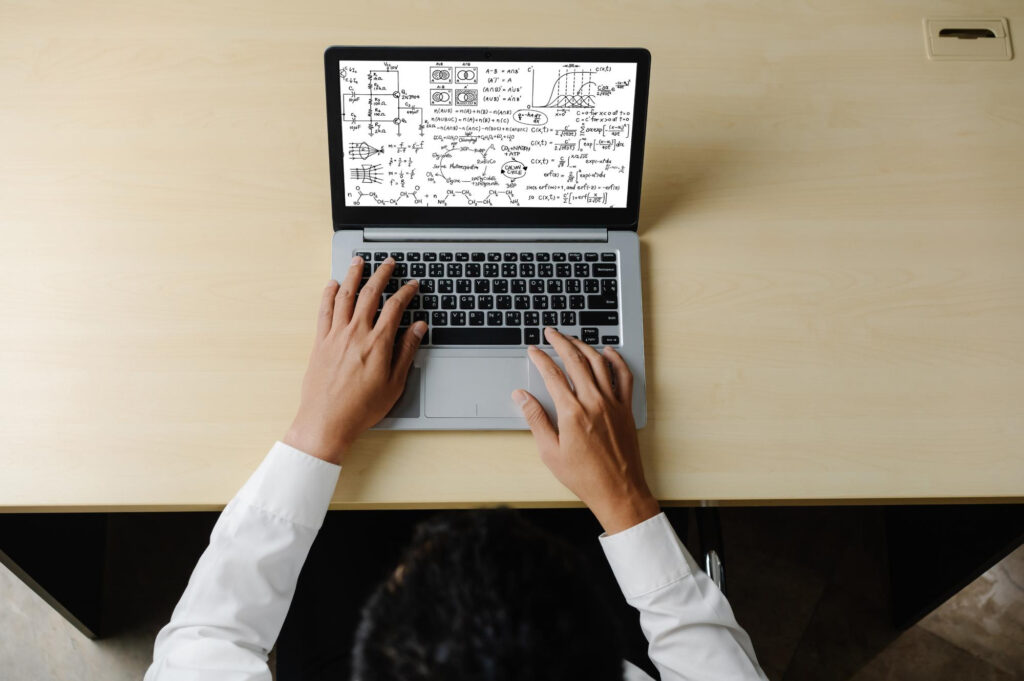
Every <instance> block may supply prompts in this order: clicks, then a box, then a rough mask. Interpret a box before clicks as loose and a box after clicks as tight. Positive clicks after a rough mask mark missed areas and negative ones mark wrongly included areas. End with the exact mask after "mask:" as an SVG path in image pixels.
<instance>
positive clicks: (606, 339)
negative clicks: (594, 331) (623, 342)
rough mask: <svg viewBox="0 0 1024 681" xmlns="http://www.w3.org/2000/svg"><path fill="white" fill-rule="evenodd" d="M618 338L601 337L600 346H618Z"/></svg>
mask: <svg viewBox="0 0 1024 681" xmlns="http://www.w3.org/2000/svg"><path fill="white" fill-rule="evenodd" d="M618 344H619V337H618V336H601V345H618Z"/></svg>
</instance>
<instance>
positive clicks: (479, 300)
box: [476, 296, 494, 310]
mask: <svg viewBox="0 0 1024 681" xmlns="http://www.w3.org/2000/svg"><path fill="white" fill-rule="evenodd" d="M476 306H477V307H478V308H480V309H481V310H490V309H493V308H494V296H477V297H476Z"/></svg>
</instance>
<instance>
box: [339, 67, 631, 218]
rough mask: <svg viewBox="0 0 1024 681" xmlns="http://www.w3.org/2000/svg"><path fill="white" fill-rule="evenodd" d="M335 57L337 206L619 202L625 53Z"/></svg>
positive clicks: (623, 173)
mask: <svg viewBox="0 0 1024 681" xmlns="http://www.w3.org/2000/svg"><path fill="white" fill-rule="evenodd" d="M337 64H338V78H339V91H338V94H339V95H340V100H341V110H340V113H341V116H340V119H341V146H340V149H338V151H339V152H342V153H343V154H344V156H343V157H342V167H341V171H342V173H343V183H344V194H343V202H344V206H346V207H352V208H354V207H359V208H367V209H369V208H477V209H479V208H504V209H508V208H513V209H516V208H535V209H536V208H541V209H556V208H618V209H624V208H626V207H627V199H628V192H629V188H630V163H631V149H632V142H633V135H634V128H635V123H636V121H635V112H634V106H635V102H636V101H637V98H636V94H637V93H636V88H637V63H636V62H629V61H616V62H595V61H579V62H575V61H569V60H559V61H490V60H481V61H473V60H468V61H467V60H454V59H453V60H441V61H428V60H418V61H412V60H408V61H405V60H365V59H341V60H339V61H338V62H337ZM639 123H640V126H641V129H640V133H639V134H640V138H639V139H640V143H641V144H642V139H643V137H642V135H643V129H642V126H643V120H642V117H641V120H640V121H639ZM332 124H335V123H333V122H332ZM634 158H635V157H634ZM637 172H639V170H638V171H637Z"/></svg>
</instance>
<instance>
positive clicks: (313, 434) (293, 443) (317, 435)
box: [281, 421, 351, 466]
mask: <svg viewBox="0 0 1024 681" xmlns="http://www.w3.org/2000/svg"><path fill="white" fill-rule="evenodd" d="M281 442H283V443H285V444H286V445H288V446H290V447H294V448H295V449H298V450H299V451H301V452H305V453H306V454H309V455H310V456H314V457H316V458H318V459H322V460H324V461H326V462H327V463H333V464H335V465H339V466H340V465H341V462H342V460H343V459H344V458H345V453H346V452H347V451H348V449H349V446H350V444H351V443H350V442H349V441H348V440H346V439H345V438H344V437H342V436H340V435H336V436H327V434H325V433H324V432H323V431H322V430H321V429H316V428H310V427H308V426H304V425H303V424H301V423H299V422H298V421H296V422H295V423H292V425H291V427H290V428H288V431H287V432H286V433H285V435H284V438H283V439H282V440H281Z"/></svg>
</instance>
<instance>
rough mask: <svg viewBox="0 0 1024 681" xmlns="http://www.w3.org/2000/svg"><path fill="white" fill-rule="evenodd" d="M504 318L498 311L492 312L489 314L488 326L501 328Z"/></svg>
mask: <svg viewBox="0 0 1024 681" xmlns="http://www.w3.org/2000/svg"><path fill="white" fill-rule="evenodd" d="M503 320H504V317H503V316H502V314H501V312H499V311H498V310H491V311H490V312H488V313H487V326H501V323H502V321H503Z"/></svg>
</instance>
